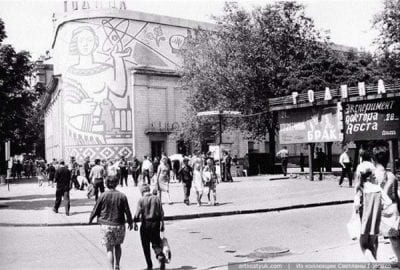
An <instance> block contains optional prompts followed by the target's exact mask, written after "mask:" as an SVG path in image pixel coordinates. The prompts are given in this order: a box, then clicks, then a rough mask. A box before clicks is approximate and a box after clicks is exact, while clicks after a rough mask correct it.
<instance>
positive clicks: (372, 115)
mask: <svg viewBox="0 0 400 270" xmlns="http://www.w3.org/2000/svg"><path fill="white" fill-rule="evenodd" d="M343 110H344V111H343V112H344V133H345V135H344V137H345V140H346V141H357V140H387V139H396V138H399V136H400V101H399V100H394V99H393V100H374V101H362V102H357V103H351V104H345V105H344V107H343Z"/></svg>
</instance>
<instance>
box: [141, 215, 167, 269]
mask: <svg viewBox="0 0 400 270" xmlns="http://www.w3.org/2000/svg"><path fill="white" fill-rule="evenodd" d="M160 225H161V223H160V221H142V225H141V226H140V239H141V241H142V248H143V253H144V257H145V259H146V264H147V268H149V269H151V268H153V262H152V261H151V254H150V243H151V246H152V248H153V250H154V254H155V255H156V258H158V259H163V258H164V255H163V253H162V247H161V238H160Z"/></svg>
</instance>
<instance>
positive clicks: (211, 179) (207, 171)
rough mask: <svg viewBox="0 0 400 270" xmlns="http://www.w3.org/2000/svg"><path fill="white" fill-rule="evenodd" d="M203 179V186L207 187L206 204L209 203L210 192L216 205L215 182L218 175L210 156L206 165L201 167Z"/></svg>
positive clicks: (216, 182)
mask: <svg viewBox="0 0 400 270" xmlns="http://www.w3.org/2000/svg"><path fill="white" fill-rule="evenodd" d="M203 180H204V186H205V187H206V188H207V190H208V191H207V198H208V204H209V205H211V192H212V193H213V197H214V205H218V202H217V184H218V177H217V173H216V170H215V166H214V160H212V159H211V158H209V159H207V165H206V166H205V167H204V169H203Z"/></svg>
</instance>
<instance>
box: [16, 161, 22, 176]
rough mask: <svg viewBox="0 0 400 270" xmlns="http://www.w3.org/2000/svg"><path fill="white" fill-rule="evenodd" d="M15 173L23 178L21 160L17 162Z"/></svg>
mask: <svg viewBox="0 0 400 270" xmlns="http://www.w3.org/2000/svg"><path fill="white" fill-rule="evenodd" d="M15 173H16V174H17V179H18V180H21V177H22V164H21V161H20V160H17V164H15Z"/></svg>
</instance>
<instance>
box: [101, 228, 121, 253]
mask: <svg viewBox="0 0 400 270" xmlns="http://www.w3.org/2000/svg"><path fill="white" fill-rule="evenodd" d="M100 233H101V244H102V245H103V246H106V247H112V246H115V245H120V244H122V243H123V242H124V239H125V225H117V226H115V225H104V224H101V225H100Z"/></svg>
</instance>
